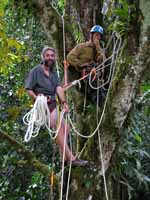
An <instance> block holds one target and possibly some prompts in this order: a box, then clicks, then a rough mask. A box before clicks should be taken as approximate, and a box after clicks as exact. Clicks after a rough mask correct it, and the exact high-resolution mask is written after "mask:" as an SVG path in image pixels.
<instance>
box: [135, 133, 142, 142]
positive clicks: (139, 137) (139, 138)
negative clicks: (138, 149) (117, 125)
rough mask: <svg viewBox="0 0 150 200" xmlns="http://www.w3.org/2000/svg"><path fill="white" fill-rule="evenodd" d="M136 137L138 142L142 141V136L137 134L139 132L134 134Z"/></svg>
mask: <svg viewBox="0 0 150 200" xmlns="http://www.w3.org/2000/svg"><path fill="white" fill-rule="evenodd" d="M134 139H135V140H136V141H137V142H139V143H141V142H142V138H141V136H140V135H139V134H137V133H136V134H135V135H134Z"/></svg>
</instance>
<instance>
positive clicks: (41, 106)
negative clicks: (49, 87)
mask: <svg viewBox="0 0 150 200" xmlns="http://www.w3.org/2000/svg"><path fill="white" fill-rule="evenodd" d="M63 116H64V111H62V112H61V115H60V121H59V126H58V128H57V130H56V131H53V130H52V129H51V123H50V111H49V107H48V105H47V97H45V96H44V95H40V96H37V98H36V101H35V103H34V105H33V108H32V109H31V110H30V111H29V112H28V113H27V114H25V116H24V117H23V122H24V124H25V125H27V126H28V128H27V131H26V134H25V137H24V141H25V142H29V141H30V139H31V138H32V137H36V136H37V135H38V134H39V131H40V128H41V127H42V126H45V127H46V128H47V129H48V133H49V135H50V136H51V138H52V139H55V138H56V137H57V135H58V133H59V130H60V126H61V122H62V119H63Z"/></svg>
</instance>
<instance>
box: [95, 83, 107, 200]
mask: <svg viewBox="0 0 150 200" xmlns="http://www.w3.org/2000/svg"><path fill="white" fill-rule="evenodd" d="M97 82H99V80H97ZM99 92H100V90H97V108H96V115H97V117H96V121H97V124H98V118H99V116H98V113H99V111H98V110H99ZM97 134H98V143H99V150H100V160H101V168H102V175H103V180H104V189H105V197H106V200H108V189H107V183H106V177H105V166H104V158H103V152H102V145H101V137H100V130H99V129H98V132H97Z"/></svg>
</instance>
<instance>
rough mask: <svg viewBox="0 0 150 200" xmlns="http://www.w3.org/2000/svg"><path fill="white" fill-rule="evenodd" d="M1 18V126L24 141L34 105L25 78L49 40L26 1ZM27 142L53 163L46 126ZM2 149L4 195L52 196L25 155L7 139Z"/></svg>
mask: <svg viewBox="0 0 150 200" xmlns="http://www.w3.org/2000/svg"><path fill="white" fill-rule="evenodd" d="M0 22H1V23H2V25H3V27H2V26H1V27H2V29H0V32H3V35H2V36H3V38H1V35H0V45H1V41H3V43H2V44H3V46H1V47H2V48H0V59H1V60H2V59H3V62H2V67H1V69H2V72H3V73H1V74H0V79H1V83H0V113H1V115H0V126H1V128H2V129H3V130H5V131H6V132H8V133H9V134H13V136H14V137H15V139H16V140H18V141H21V142H23V138H24V134H25V131H26V127H25V125H24V124H23V123H22V117H23V116H24V114H25V113H26V112H27V111H28V110H29V108H30V106H31V102H30V101H29V98H28V96H27V94H26V91H25V89H24V81H25V78H26V75H27V73H28V71H29V70H30V69H31V68H32V67H34V66H35V65H37V64H39V62H40V52H41V49H42V48H43V46H45V45H48V44H49V41H48V39H47V36H46V34H45V33H44V31H43V29H42V27H41V25H40V24H39V22H38V21H37V20H36V19H35V18H34V17H33V15H32V13H31V12H28V10H26V9H24V7H23V4H19V5H18V6H17V7H16V5H15V4H14V3H13V2H10V4H8V5H7V8H6V10H5V15H4V16H3V19H1V18H0ZM4 52H5V53H4ZM2 56H3V57H2ZM8 57H9V59H8ZM1 60H0V63H1ZM6 71H7V73H6ZM26 145H27V147H28V148H29V149H32V150H33V152H34V153H35V156H37V158H38V159H39V160H41V161H42V162H44V163H45V164H48V165H49V164H50V163H52V143H51V140H50V138H49V135H48V134H47V133H46V132H45V130H43V131H41V132H40V136H39V137H38V139H37V140H33V141H31V142H30V144H26ZM0 152H1V156H0V199H7V200H16V199H31V200H38V199H39V200H42V199H43V200H44V199H48V197H49V190H50V188H49V182H48V180H47V179H46V178H45V177H43V176H42V175H41V174H39V173H37V172H34V171H33V169H31V168H30V167H29V166H28V165H26V164H24V165H23V163H26V162H25V161H24V160H23V161H22V159H23V158H22V156H19V155H18V154H17V153H16V152H15V151H14V149H13V148H10V145H7V144H6V143H5V142H2V141H0ZM58 152H59V151H58ZM58 152H57V154H56V155H55V156H56V162H55V168H56V172H57V170H58V168H59V167H58V166H59V160H58V159H57V157H58ZM20 160H21V161H22V162H21V161H20ZM21 163H22V164H21Z"/></svg>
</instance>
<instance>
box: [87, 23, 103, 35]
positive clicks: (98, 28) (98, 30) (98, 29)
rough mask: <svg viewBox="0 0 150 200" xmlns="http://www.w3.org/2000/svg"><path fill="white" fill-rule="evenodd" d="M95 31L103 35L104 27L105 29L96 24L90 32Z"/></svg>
mask: <svg viewBox="0 0 150 200" xmlns="http://www.w3.org/2000/svg"><path fill="white" fill-rule="evenodd" d="M95 32H97V33H100V34H102V35H103V33H104V29H103V27H102V26H99V25H95V26H93V27H92V28H91V30H90V33H95Z"/></svg>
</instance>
